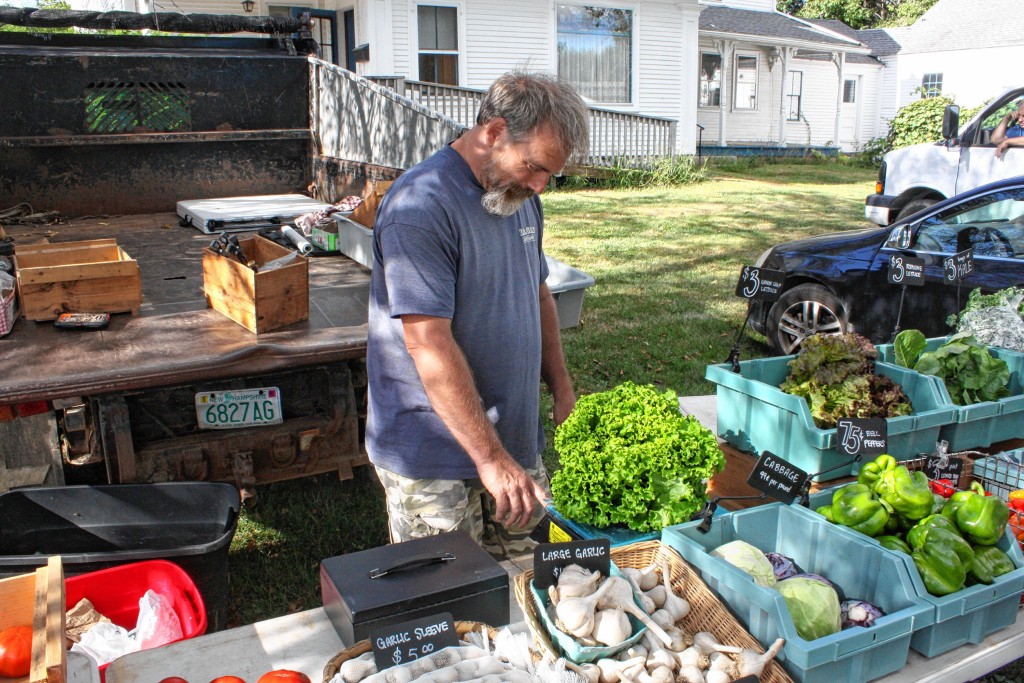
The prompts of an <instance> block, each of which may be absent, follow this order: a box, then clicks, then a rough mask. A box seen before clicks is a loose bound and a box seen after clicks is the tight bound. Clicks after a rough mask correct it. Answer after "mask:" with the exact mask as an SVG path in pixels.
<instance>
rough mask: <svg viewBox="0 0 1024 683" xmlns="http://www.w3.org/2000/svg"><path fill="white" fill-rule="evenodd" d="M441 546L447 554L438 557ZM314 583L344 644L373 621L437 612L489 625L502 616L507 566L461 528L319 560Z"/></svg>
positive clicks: (501, 621) (501, 623)
mask: <svg viewBox="0 0 1024 683" xmlns="http://www.w3.org/2000/svg"><path fill="white" fill-rule="evenodd" d="M446 553H447V554H448V555H450V556H452V557H453V558H454V559H451V560H447V561H445V560H442V559H440V558H441V557H442V556H444V555H445V554H446ZM386 569H391V570H392V571H388V572H387V573H386V574H385V575H383V576H380V577H379V578H371V577H370V573H371V571H373V570H386ZM320 590H321V593H322V598H323V604H324V611H325V612H326V613H327V616H328V618H329V619H330V620H331V623H332V624H333V625H334V628H335V630H336V631H337V632H338V635H339V636H340V637H341V640H342V642H343V643H345V645H346V646H351V645H353V644H355V643H357V642H359V641H360V640H363V639H365V638H366V637H367V636H368V635H369V633H370V631H372V630H374V629H377V628H381V627H383V626H387V625H389V624H397V623H400V622H403V621H408V620H410V619H419V618H421V617H428V616H434V615H436V614H440V613H442V612H450V613H451V615H452V618H453V619H454V620H455V621H480V622H483V623H485V624H487V625H488V626H504V625H505V624H507V623H508V620H509V590H508V573H507V572H506V571H505V570H504V569H502V567H501V565H500V564H498V562H497V560H495V559H494V558H493V557H491V556H490V555H489V554H488V553H487V551H485V550H484V549H483V548H481V547H480V546H478V545H477V544H476V543H474V542H473V539H472V538H470V536H469V534H467V533H466V532H464V531H452V532H449V533H446V534H440V535H438V536H431V537H429V538H420V539H416V540H414V541H406V542H405V543H396V544H394V545H386V546H382V547H380V548H372V549H370V550H364V551H361V552H357V553H349V554H348V555H342V556H339V557H331V558H328V559H326V560H324V561H323V562H321V563H320Z"/></svg>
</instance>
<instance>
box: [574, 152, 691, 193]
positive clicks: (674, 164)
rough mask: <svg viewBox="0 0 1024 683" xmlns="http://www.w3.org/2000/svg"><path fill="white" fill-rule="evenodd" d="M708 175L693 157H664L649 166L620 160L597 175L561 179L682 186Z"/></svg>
mask: <svg viewBox="0 0 1024 683" xmlns="http://www.w3.org/2000/svg"><path fill="white" fill-rule="evenodd" d="M706 179H707V173H706V172H705V169H704V165H703V164H698V163H697V161H696V160H695V159H694V158H693V157H682V156H680V157H674V158H669V157H664V158H661V159H658V160H657V161H655V162H654V163H653V164H649V165H647V166H631V165H629V164H627V163H625V162H624V161H623V160H618V161H616V162H615V165H614V166H612V167H611V168H608V169H599V172H598V173H595V174H593V175H580V174H577V175H572V176H568V177H566V178H563V179H562V180H561V181H559V185H560V186H561V187H566V188H573V189H575V188H587V187H591V188H593V187H599V188H606V189H628V188H643V187H680V186H683V185H692V184H694V183H699V182H702V181H704V180H706Z"/></svg>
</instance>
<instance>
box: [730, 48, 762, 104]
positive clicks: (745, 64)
mask: <svg viewBox="0 0 1024 683" xmlns="http://www.w3.org/2000/svg"><path fill="white" fill-rule="evenodd" d="M733 93H734V96H733V101H732V106H733V109H749V110H753V109H757V57H751V56H749V55H736V86H735V88H734V89H733Z"/></svg>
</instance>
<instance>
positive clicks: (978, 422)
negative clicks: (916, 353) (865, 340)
mask: <svg viewBox="0 0 1024 683" xmlns="http://www.w3.org/2000/svg"><path fill="white" fill-rule="evenodd" d="M946 339H947V338H946V337H933V338H931V339H929V340H928V346H927V347H926V348H925V350H926V351H934V350H935V349H937V348H938V347H939V346H941V345H942V344H943V343H944V342H945V341H946ZM877 348H878V353H879V357H880V358H881V360H883V361H885V362H887V363H895V361H896V352H895V350H894V349H893V345H892V344H882V345H881V346H879V347H877ZM988 352H989V354H991V355H992V356H994V357H995V358H999V359H1002V360H1004V361H1006V364H1007V365H1008V366H1009V368H1010V384H1009V386H1008V389H1009V390H1010V395H1009V396H1006V397H1004V398H1001V399H998V400H995V401H982V402H981V403H975V404H972V405H969V406H958V405H956V404H955V403H953V399H951V398H950V396H949V391H948V390H947V389H946V383H945V382H943V381H942V380H941V379H940V378H938V377H932V379H933V380H934V382H935V384H936V386H937V387H938V389H939V394H940V396H941V399H942V402H943V404H944V405H945V406H947V407H949V408H950V409H951V410H952V411H953V419H952V420H950V424H948V425H944V426H943V427H942V429H941V430H939V438H940V439H945V440H946V441H948V442H949V450H950V451H965V450H968V449H971V448H984V447H986V446H991V445H992V444H994V443H998V442H1000V441H1006V440H1008V439H1019V438H1024V353H1017V352H1015V351H1009V350H1007V349H1000V348H994V347H989V350H988Z"/></svg>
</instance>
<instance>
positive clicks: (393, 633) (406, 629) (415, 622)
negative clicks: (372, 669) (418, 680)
mask: <svg viewBox="0 0 1024 683" xmlns="http://www.w3.org/2000/svg"><path fill="white" fill-rule="evenodd" d="M458 644H459V634H458V633H456V632H455V621H454V620H453V619H452V615H451V613H450V612H443V613H441V614H435V615H433V616H430V617H423V618H422V619H412V620H410V621H403V622H402V623H400V624H391V625H390V626H384V627H382V628H379V629H375V630H373V631H371V632H370V647H371V648H373V661H374V662H375V663H376V664H377V671H383V670H384V669H387V668H389V667H392V666H396V665H398V664H405V663H406V662H410V661H412V660H414V659H419V658H420V657H426V656H428V655H431V654H433V653H435V652H437V651H438V650H443V649H444V648H446V647H454V646H457V645H458Z"/></svg>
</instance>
